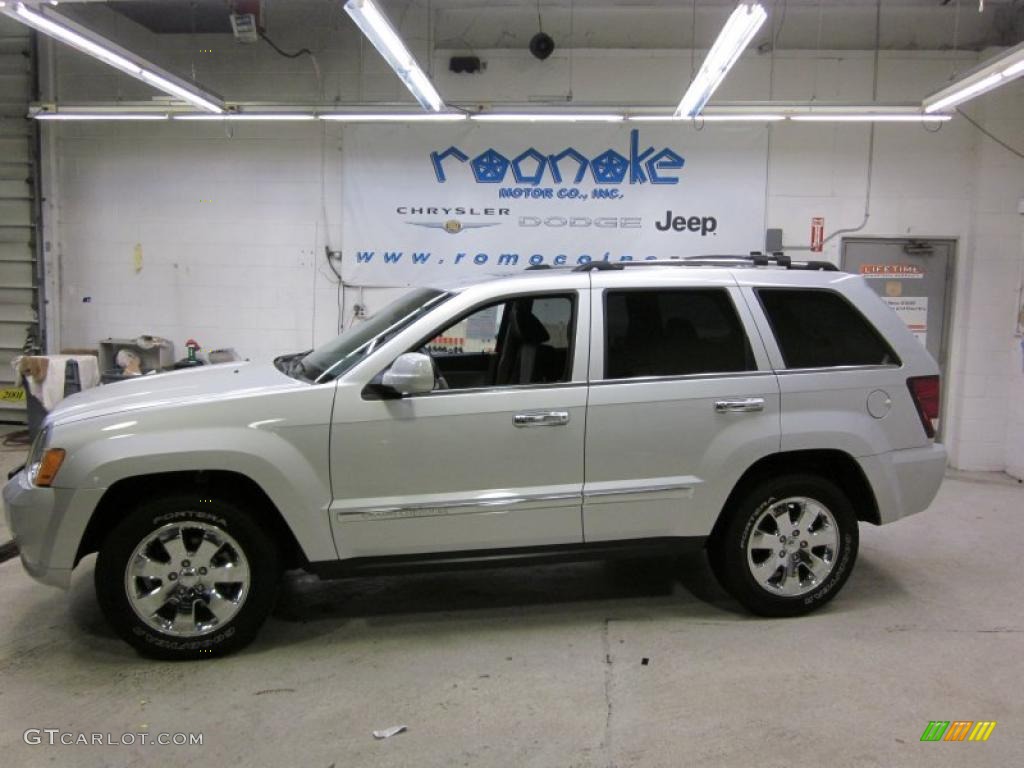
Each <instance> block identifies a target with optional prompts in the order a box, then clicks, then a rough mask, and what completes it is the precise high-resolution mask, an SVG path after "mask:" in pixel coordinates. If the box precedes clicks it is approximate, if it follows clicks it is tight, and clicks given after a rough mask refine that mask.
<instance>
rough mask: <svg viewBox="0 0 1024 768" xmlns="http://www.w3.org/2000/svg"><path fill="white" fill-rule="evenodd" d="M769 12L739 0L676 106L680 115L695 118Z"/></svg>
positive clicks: (758, 4)
mask: <svg viewBox="0 0 1024 768" xmlns="http://www.w3.org/2000/svg"><path fill="white" fill-rule="evenodd" d="M767 18H768V14H767V13H766V12H765V10H764V7H763V6H762V5H761V4H760V3H740V4H739V5H738V6H736V10H734V11H733V12H732V15H730V16H729V19H728V20H727V21H726V22H725V26H724V27H722V31H721V32H720V33H719V34H718V39H716V40H715V42H714V44H713V45H712V46H711V50H710V51H708V55H707V57H706V58H705V59H704V63H703V64H701V67H700V69H699V70H697V75H696V77H694V78H693V82H691V83H690V87H689V88H687V89H686V93H685V94H684V95H683V98H682V101H680V102H679V106H678V107H677V108H676V114H677V115H679V116H681V117H695V116H696V115H698V114H700V111H701V110H702V109H704V105H705V104H707V103H708V99H710V98H711V94H713V93H714V92H715V90H716V89H717V88H718V86H719V85H720V84H721V82H722V80H723V79H725V76H726V74H727V73H728V72H729V70H730V69H732V67H733V65H734V64H735V63H736V60H737V59H739V57H740V55H741V54H742V53H743V51H744V50H745V49H746V47H747V46H748V45H749V44H750V41H751V40H752V39H753V38H754V35H756V34H757V30H759V29H760V28H761V25H762V24H764V21H765V19H767Z"/></svg>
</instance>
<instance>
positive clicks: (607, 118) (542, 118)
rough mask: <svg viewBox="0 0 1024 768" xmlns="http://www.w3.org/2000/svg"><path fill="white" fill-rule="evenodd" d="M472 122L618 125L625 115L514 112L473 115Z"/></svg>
mask: <svg viewBox="0 0 1024 768" xmlns="http://www.w3.org/2000/svg"><path fill="white" fill-rule="evenodd" d="M471 119H472V120H479V121H480V122H482V123H618V122H621V121H622V120H625V117H624V116H623V115H611V114H599V113H597V112H595V113H592V114H591V113H586V112H581V113H577V114H571V113H568V112H566V113H559V112H541V113H538V114H515V113H512V112H485V113H483V114H480V115H471Z"/></svg>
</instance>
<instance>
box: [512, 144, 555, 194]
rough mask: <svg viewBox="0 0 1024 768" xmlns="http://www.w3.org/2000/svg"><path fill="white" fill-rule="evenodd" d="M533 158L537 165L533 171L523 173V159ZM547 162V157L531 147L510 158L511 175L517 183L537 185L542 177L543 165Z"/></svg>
mask: <svg viewBox="0 0 1024 768" xmlns="http://www.w3.org/2000/svg"><path fill="white" fill-rule="evenodd" d="M529 158H533V160H534V161H535V162H536V163H537V167H536V168H535V169H534V171H533V173H530V174H527V173H523V168H522V164H523V161H524V160H527V159H529ZM547 164H548V159H547V158H546V157H545V156H544V155H542V154H541V153H540V152H538V151H537V150H536V149H534V148H533V147H530V148H529V149H528V150H526V151H525V152H523V153H522V154H521V155H518V156H517V157H516V158H515V159H513V160H512V176H513V177H514V178H515V180H516V183H517V184H533V185H534V186H537V185H538V184H540V182H541V180H542V179H543V178H544V166H546V165H547Z"/></svg>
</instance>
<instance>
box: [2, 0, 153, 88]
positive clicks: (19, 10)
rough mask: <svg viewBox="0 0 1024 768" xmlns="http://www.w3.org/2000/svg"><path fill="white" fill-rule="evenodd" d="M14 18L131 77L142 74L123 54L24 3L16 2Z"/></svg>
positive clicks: (138, 67)
mask: <svg viewBox="0 0 1024 768" xmlns="http://www.w3.org/2000/svg"><path fill="white" fill-rule="evenodd" d="M14 13H15V16H16V18H17V19H18V20H19V21H21V22H22V23H24V24H27V25H28V26H30V27H32V28H33V29H36V30H38V31H40V32H43V33H45V34H47V35H49V36H50V37H55V38H57V39H58V40H60V41H61V42H63V43H67V44H68V45H70V46H71V47H72V48H77V49H78V50H80V51H81V52H82V53H87V54H89V55H90V56H92V57H93V58H96V59H99V60H100V61H104V62H106V63H107V64H109V65H110V66H112V67H116V68H117V69H120V70H121V71H122V72H127V73H128V74H129V75H132V76H133V77H139V76H141V75H142V67H140V66H138V65H136V64H135V63H134V62H132V61H129V60H128V59H126V58H125V57H124V56H120V55H118V54H116V53H114V52H113V51H111V50H110V49H108V48H104V47H103V46H102V45H99V44H97V43H95V42H93V41H92V40H89V39H88V38H87V37H84V36H83V35H80V34H78V33H77V32H75V31H74V30H72V29H69V28H68V27H66V26H64V25H63V24H58V23H57V22H55V21H52V20H50V19H48V18H46V17H45V16H43V15H42V14H41V13H38V12H36V11H33V10H32V9H31V8H29V7H28V6H27V5H25V4H24V3H18V5H17V7H16V8H15V10H14Z"/></svg>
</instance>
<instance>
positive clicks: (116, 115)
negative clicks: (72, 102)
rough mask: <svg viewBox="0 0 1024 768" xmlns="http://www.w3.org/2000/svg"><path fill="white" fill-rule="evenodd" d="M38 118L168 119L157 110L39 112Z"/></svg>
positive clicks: (35, 116) (36, 116)
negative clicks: (133, 111)
mask: <svg viewBox="0 0 1024 768" xmlns="http://www.w3.org/2000/svg"><path fill="white" fill-rule="evenodd" d="M32 117H34V118H35V119H36V120H166V119H167V115H162V114H159V113H156V112H138V113H134V114H133V113H129V112H37V113H36V114H34V115H33V116H32Z"/></svg>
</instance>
